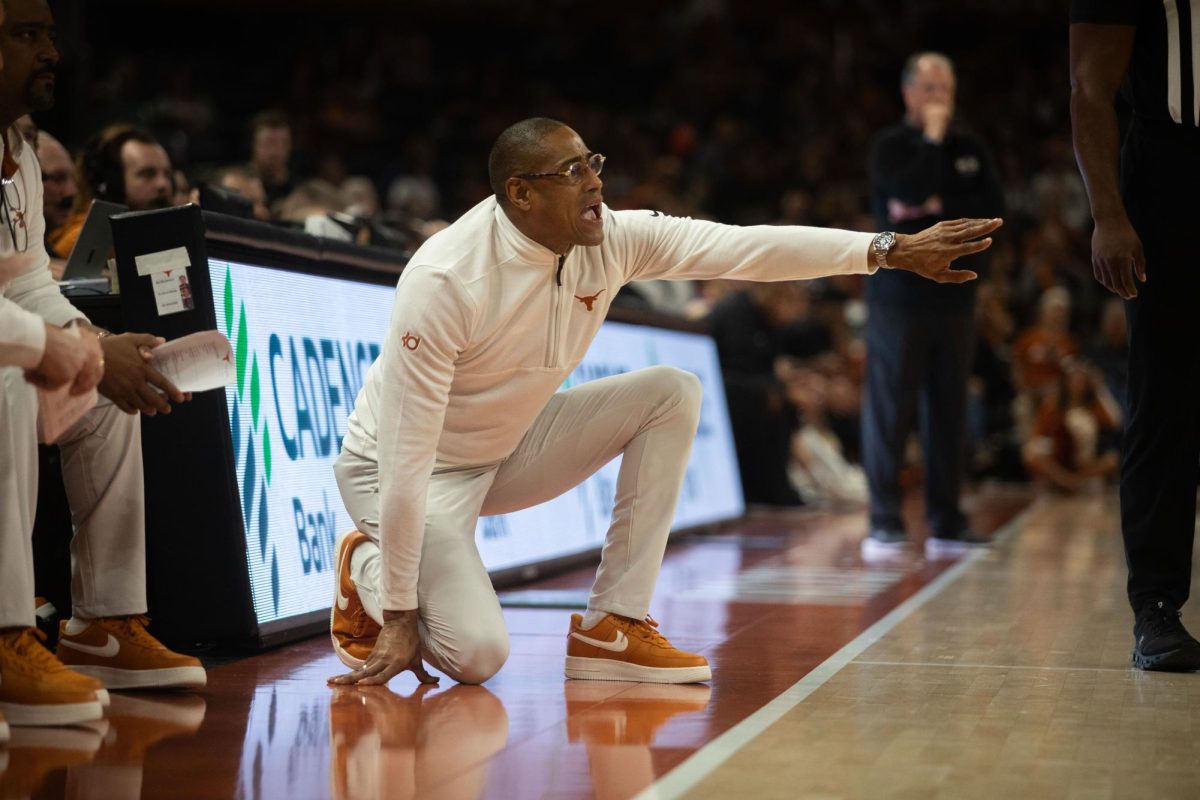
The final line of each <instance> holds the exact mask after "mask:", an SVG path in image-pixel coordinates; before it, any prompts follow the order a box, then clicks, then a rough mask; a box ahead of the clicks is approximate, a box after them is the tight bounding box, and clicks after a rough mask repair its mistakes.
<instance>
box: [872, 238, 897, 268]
mask: <svg viewBox="0 0 1200 800" xmlns="http://www.w3.org/2000/svg"><path fill="white" fill-rule="evenodd" d="M895 246H896V234H894V233H892V232H891V231H884V232H883V233H877V234H875V238H874V239H872V240H871V249H872V250H874V251H875V265H876V266H878V267H879V268H880V269H888V268H889V267H890V265H889V264H888V262H887V257H888V253H890V252H891V251H892V248H893V247H895Z"/></svg>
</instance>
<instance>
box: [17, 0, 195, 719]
mask: <svg viewBox="0 0 1200 800" xmlns="http://www.w3.org/2000/svg"><path fill="white" fill-rule="evenodd" d="M3 10H4V15H3V19H2V21H0V57H2V60H3V69H0V153H2V158H0V165H2V166H0V714H2V715H3V716H5V717H7V719H8V722H9V723H10V724H13V725H65V724H73V723H75V722H82V721H86V720H88V719H94V718H96V717H97V716H99V706H98V705H97V703H98V698H99V699H103V698H104V697H106V695H104V694H100V695H97V692H103V688H104V687H108V688H114V689H117V688H152V687H156V688H161V687H198V686H203V685H204V682H205V673H204V668H203V667H202V666H201V665H200V662H199V661H198V660H196V659H194V658H191V657H190V656H183V655H179V654H177V653H173V652H171V651H170V650H168V649H167V648H166V647H164V646H163V645H162V644H160V643H159V642H158V641H157V640H156V639H155V638H154V637H153V636H151V635H150V634H149V632H147V630H146V623H147V620H146V618H145V616H144V615H145V613H146V574H145V566H146V561H145V550H146V544H145V504H144V502H143V482H142V458H141V420H140V419H139V417H138V416H137V415H136V413H135V412H138V411H141V412H143V413H146V414H154V413H159V412H161V413H166V412H169V411H170V409H171V405H170V404H171V402H182V401H183V400H185V399H187V396H186V395H184V394H183V393H181V392H179V390H178V389H177V388H175V386H174V385H172V384H171V383H170V382H169V381H167V380H166V379H165V378H163V377H162V375H160V374H159V373H158V372H157V371H156V370H154V369H153V368H152V367H151V366H150V365H149V364H148V363H147V362H148V360H149V356H148V352H149V348H151V347H153V346H154V345H155V344H157V343H159V342H161V341H162V340H161V339H158V338H157V337H155V336H150V335H148V334H137V333H130V334H122V335H120V336H112V335H109V334H108V333H107V332H104V331H100V330H99V329H96V328H93V327H92V326H91V325H90V324H89V323H88V322H87V318H86V317H85V316H84V315H83V314H82V313H81V312H80V311H78V310H77V309H76V308H75V307H74V306H72V305H71V304H70V303H69V302H68V301H67V300H66V299H65V298H63V296H62V295H61V293H60V292H59V289H58V285H57V284H56V283H55V282H54V279H53V278H52V277H51V276H50V270H49V257H48V256H47V253H46V248H45V246H44V243H43V236H44V234H45V227H46V222H45V218H44V217H43V214H42V176H41V170H40V169H39V167H38V162H37V158H36V156H35V154H34V151H33V147H32V146H30V145H29V144H28V143H26V142H24V141H23V140H22V139H21V137H20V136H19V134H18V133H17V131H16V130H15V129H14V128H13V127H12V125H13V122H14V121H15V120H16V119H17V118H18V117H20V116H21V115H22V114H26V113H29V112H31V111H37V110H44V109H47V108H49V107H50V106H51V105H52V104H53V100H54V67H55V65H56V64H57V62H58V51H57V50H56V49H55V46H54V19H53V17H52V16H51V14H50V10H49V8H48V7H47V6H46V3H45V0H4V5H3ZM75 327H78V328H79V330H64V329H65V328H75ZM68 384H69V385H72V386H73V390H74V391H76V392H77V393H82V392H84V391H91V389H92V388H97V389H99V391H100V394H101V395H102V397H101V399H100V402H99V403H98V404H97V405H96V406H95V407H94V408H93V409H92V410H91V411H89V412H87V413H86V414H84V416H83V417H82V418H81V419H79V420H78V421H77V422H75V423H74V424H73V425H71V426H70V427H68V428H67V429H66V430H65V431H64V432H63V433H62V435H61V436H60V437H59V438H58V440H57V442H58V444H59V447H60V449H61V451H62V464H63V484H64V486H65V488H66V492H67V499H68V501H69V502H70V506H71V515H72V520H73V522H74V528H75V532H74V536H73V537H72V540H71V573H72V574H71V599H72V612H73V615H72V618H71V619H70V620H67V621H64V622H63V623H62V627H61V635H60V637H59V644H58V651H57V657H56V656H55V655H54V654H51V653H50V652H49V651H48V650H46V649H45V648H44V647H43V646H42V645H41V643H40V641H39V639H40V638H41V636H40V635H39V632H38V631H37V630H36V628H35V627H34V586H33V560H32V548H31V544H30V536H31V534H32V531H33V516H34V509H35V507H36V502H37V478H38V474H37V473H38V461H37V418H38V393H37V389H38V388H39V387H40V388H43V389H52V388H58V387H61V386H64V385H68ZM158 390H161V391H162V392H163V393H164V394H160V393H159V391H158ZM121 412H126V413H121ZM64 664H65V665H66V666H64ZM67 667H70V669H68V668H67ZM80 673H83V674H80ZM88 676H91V677H88Z"/></svg>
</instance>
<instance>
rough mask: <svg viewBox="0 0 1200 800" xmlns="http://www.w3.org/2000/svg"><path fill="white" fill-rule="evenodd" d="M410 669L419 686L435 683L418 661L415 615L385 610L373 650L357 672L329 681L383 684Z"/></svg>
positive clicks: (419, 638) (369, 684)
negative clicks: (381, 626)
mask: <svg viewBox="0 0 1200 800" xmlns="http://www.w3.org/2000/svg"><path fill="white" fill-rule="evenodd" d="M409 670H411V671H412V673H413V674H414V675H416V676H417V680H419V681H420V682H421V683H437V682H438V679H437V678H436V677H434V676H432V675H430V674H429V673H428V672H426V671H425V664H424V663H423V662H422V661H421V637H420V633H419V632H418V630H417V612H416V611H415V610H414V611H385V612H384V622H383V628H382V629H381V630H380V631H379V637H378V638H377V639H376V640H375V649H374V650H372V651H371V655H370V657H368V658H367V661H366V663H365V664H363V665H362V667H361V668H360V669H356V670H354V671H353V672H348V673H346V674H345V675H337V676H335V677H332V678H330V679H329V682H330V683H333V684H341V685H345V684H351V683H357V684H360V685H366V686H371V685H374V684H380V683H387V682H388V681H390V680H391V679H392V678H394V677H396V676H397V675H399V674H400V673H401V672H407V671H409Z"/></svg>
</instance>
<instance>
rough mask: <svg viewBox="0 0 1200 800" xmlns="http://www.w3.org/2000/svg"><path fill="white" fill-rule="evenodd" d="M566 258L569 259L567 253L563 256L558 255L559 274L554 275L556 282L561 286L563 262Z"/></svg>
mask: <svg viewBox="0 0 1200 800" xmlns="http://www.w3.org/2000/svg"><path fill="white" fill-rule="evenodd" d="M566 260H567V257H566V256H565V255H561V256H559V257H558V274H556V275H555V276H554V281H555V283H557V284H558V285H559V286H562V269H563V262H564V261H566Z"/></svg>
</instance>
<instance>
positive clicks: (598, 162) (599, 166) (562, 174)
mask: <svg viewBox="0 0 1200 800" xmlns="http://www.w3.org/2000/svg"><path fill="white" fill-rule="evenodd" d="M588 169H590V170H591V171H592V172H593V173H595V174H596V175H599V174H600V173H601V172H602V171H603V170H604V155H603V154H601V153H592V154H591V155H590V156H588V157H587V158H586V159H581V160H579V161H572V162H571V163H570V164H567V166H566V168H565V169H561V170H559V171H558V172H526V173H525V174H524V175H518V176H517V177H518V178H566V179H567V182H568V183H579V182H581V181H582V180H583V176H584V175H585V174H586V173H585V171H584V170H588Z"/></svg>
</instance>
